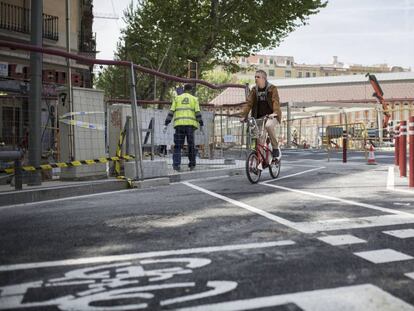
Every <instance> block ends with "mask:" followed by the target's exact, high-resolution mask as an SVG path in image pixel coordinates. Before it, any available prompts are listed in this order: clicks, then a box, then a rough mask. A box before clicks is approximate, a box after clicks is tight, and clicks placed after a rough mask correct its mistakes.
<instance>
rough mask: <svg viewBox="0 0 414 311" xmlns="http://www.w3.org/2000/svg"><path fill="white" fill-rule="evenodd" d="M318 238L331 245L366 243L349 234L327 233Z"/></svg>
mask: <svg viewBox="0 0 414 311" xmlns="http://www.w3.org/2000/svg"><path fill="white" fill-rule="evenodd" d="M318 240H320V241H322V242H325V243H328V244H330V245H333V246H338V245H348V244H357V243H366V242H367V241H365V240H363V239H360V238H357V237H356V236H353V235H350V234H344V235H327V236H322V237H319V238H318Z"/></svg>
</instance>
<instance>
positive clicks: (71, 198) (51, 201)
mask: <svg viewBox="0 0 414 311" xmlns="http://www.w3.org/2000/svg"><path fill="white" fill-rule="evenodd" d="M138 190H141V189H125V190H116V191H108V192H100V193H92V194H85V195H77V196H71V197H67V198H61V199H52V200H44V201H38V202H31V203H20V204H13V205H4V206H0V211H1V210H4V209H8V208H12V207H13V208H15V207H26V206H27V207H28V206H33V205H39V204H44V203H53V202H62V201H68V200H75V199H83V198H90V197H95V196H102V195H106V194H114V193H123V192H132V191H138Z"/></svg>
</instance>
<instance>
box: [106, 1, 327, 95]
mask: <svg viewBox="0 0 414 311" xmlns="http://www.w3.org/2000/svg"><path fill="white" fill-rule="evenodd" d="M325 6H326V1H324V0H283V1H281V0H243V1H240V0H227V1H221V0H199V1H190V0H170V1H165V0H141V1H139V2H138V4H137V6H136V7H132V6H130V7H128V8H127V10H126V11H125V12H124V20H125V23H126V27H125V29H123V30H122V38H121V42H119V44H118V48H117V58H119V59H132V60H133V61H134V63H137V64H141V65H143V66H145V67H153V68H154V69H159V70H161V71H163V72H165V73H169V74H172V75H176V76H181V77H185V76H186V75H187V61H188V60H191V61H195V62H197V63H198V64H199V72H200V76H203V73H204V72H205V71H208V70H211V69H212V68H213V67H214V66H216V65H222V66H223V67H224V68H225V69H226V70H228V71H229V72H235V71H237V70H238V66H237V64H236V63H234V59H235V58H236V57H241V56H248V55H249V54H251V53H254V52H258V51H260V50H263V49H270V48H274V47H276V46H277V45H278V44H279V43H280V42H281V41H282V40H283V38H285V37H286V36H287V35H288V34H289V33H290V32H292V31H293V30H294V29H295V28H297V27H299V26H301V25H303V24H305V23H306V20H307V18H308V17H309V16H310V15H313V14H316V13H317V12H318V11H319V9H320V8H323V7H325ZM109 71H116V70H115V69H113V68H111V69H107V70H105V71H104V73H103V74H102V75H101V79H105V80H107V81H108V79H109V78H108V77H106V75H109V76H112V73H109ZM113 74H115V72H114V73H113ZM118 74H119V73H118ZM119 80H120V79H119ZM139 81H140V86H139V87H138V91H139V95H138V96H139V98H150V97H151V94H153V93H152V92H153V83H152V82H151V81H153V78H152V77H151V76H148V75H143V76H141V77H139ZM98 85H103V86H105V87H108V85H107V83H98ZM173 85H174V83H170V82H163V83H160V85H159V87H157V97H158V98H161V99H163V98H164V97H165V96H166V94H167V93H168V90H169V89H170V88H171V87H172V86H173ZM105 91H107V93H108V90H107V89H106V88H105Z"/></svg>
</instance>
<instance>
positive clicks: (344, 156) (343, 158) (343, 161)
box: [342, 131, 348, 163]
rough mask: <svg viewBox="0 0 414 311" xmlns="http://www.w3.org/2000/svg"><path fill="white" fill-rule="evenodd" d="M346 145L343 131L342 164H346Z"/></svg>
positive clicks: (346, 140)
mask: <svg viewBox="0 0 414 311" xmlns="http://www.w3.org/2000/svg"><path fill="white" fill-rule="evenodd" d="M347 145H348V135H347V133H346V131H344V133H343V136H342V163H346V161H347V158H346V153H347Z"/></svg>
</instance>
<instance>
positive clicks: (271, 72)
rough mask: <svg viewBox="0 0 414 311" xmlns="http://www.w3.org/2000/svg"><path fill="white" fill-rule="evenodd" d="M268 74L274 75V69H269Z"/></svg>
mask: <svg viewBox="0 0 414 311" xmlns="http://www.w3.org/2000/svg"><path fill="white" fill-rule="evenodd" d="M269 76H270V77H274V76H275V71H274V70H273V69H270V70H269Z"/></svg>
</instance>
